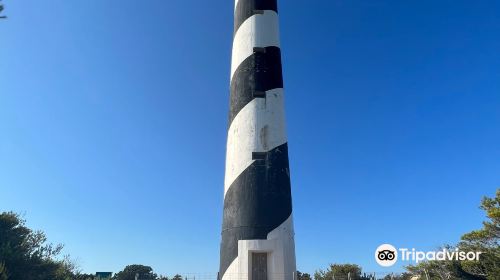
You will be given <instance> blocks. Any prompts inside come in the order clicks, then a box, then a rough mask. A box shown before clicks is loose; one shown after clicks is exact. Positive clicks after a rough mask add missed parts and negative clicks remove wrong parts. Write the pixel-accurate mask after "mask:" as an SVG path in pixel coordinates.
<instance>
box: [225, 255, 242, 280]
mask: <svg viewBox="0 0 500 280" xmlns="http://www.w3.org/2000/svg"><path fill="white" fill-rule="evenodd" d="M239 277H240V275H239V260H238V257H236V258H235V259H234V261H233V262H232V263H231V264H230V265H229V267H228V268H227V270H226V271H225V272H224V275H222V280H233V279H240V278H239Z"/></svg>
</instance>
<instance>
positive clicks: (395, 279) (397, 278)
mask: <svg viewBox="0 0 500 280" xmlns="http://www.w3.org/2000/svg"><path fill="white" fill-rule="evenodd" d="M412 277H413V275H411V274H410V273H407V272H404V273H401V274H389V275H386V276H385V277H384V280H411V278H412Z"/></svg>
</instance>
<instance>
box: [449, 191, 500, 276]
mask: <svg viewBox="0 0 500 280" xmlns="http://www.w3.org/2000/svg"><path fill="white" fill-rule="evenodd" d="M480 208H481V209H483V210H484V211H485V212H486V218H487V221H485V222H483V228H482V229H479V230H475V231H472V232H470V233H467V234H464V235H463V236H462V240H461V242H460V243H459V248H460V249H461V250H464V251H476V252H482V254H481V257H480V259H479V262H476V261H463V262H461V266H462V269H463V270H464V271H466V272H467V273H469V274H472V275H474V276H478V277H482V278H484V279H500V189H497V192H496V196H495V197H493V198H489V197H484V198H483V200H482V201H481V206H480Z"/></svg>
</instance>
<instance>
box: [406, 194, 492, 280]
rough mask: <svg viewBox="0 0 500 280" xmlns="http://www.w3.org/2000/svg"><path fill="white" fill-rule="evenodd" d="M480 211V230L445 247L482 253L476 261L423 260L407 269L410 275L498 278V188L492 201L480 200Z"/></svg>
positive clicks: (472, 279) (470, 279)
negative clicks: (481, 219) (481, 225)
mask: <svg viewBox="0 0 500 280" xmlns="http://www.w3.org/2000/svg"><path fill="white" fill-rule="evenodd" d="M480 208H481V209H483V210H484V211H485V212H486V217H487V221H485V222H483V228H482V229H479V230H475V231H472V232H470V233H467V234H464V235H463V236H462V238H461V241H460V243H459V244H458V245H457V246H456V247H453V246H449V245H447V246H445V247H444V248H445V249H446V250H448V251H454V250H455V248H456V249H458V250H459V251H462V252H481V253H482V254H481V256H480V258H479V261H458V260H446V261H425V262H421V263H419V264H417V265H413V266H408V267H406V269H407V270H408V271H409V272H410V273H412V274H413V275H419V276H421V277H422V278H424V279H425V278H427V277H428V278H429V279H431V280H435V279H436V280H442V279H444V280H446V279H464V280H497V279H500V189H498V190H497V192H496V196H495V197H494V198H489V197H485V198H483V200H482V202H481V206H480Z"/></svg>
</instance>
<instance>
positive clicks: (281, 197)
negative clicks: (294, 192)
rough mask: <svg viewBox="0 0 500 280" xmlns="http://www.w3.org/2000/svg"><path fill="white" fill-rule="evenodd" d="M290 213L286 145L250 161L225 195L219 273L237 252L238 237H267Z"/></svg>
mask: <svg viewBox="0 0 500 280" xmlns="http://www.w3.org/2000/svg"><path fill="white" fill-rule="evenodd" d="M291 214H292V196H291V190H290V172H289V167H288V145H287V144H286V143H285V144H283V145H281V146H279V147H277V148H275V149H273V150H271V151H269V152H268V154H267V159H266V160H265V161H264V160H262V161H261V160H259V161H256V162H254V163H253V164H252V165H250V166H249V167H248V168H247V169H245V171H243V172H242V173H241V174H240V176H238V178H237V179H236V180H235V181H234V182H233V183H232V184H231V186H230V188H229V190H228V191H227V193H226V196H225V198H224V219H223V224H222V243H221V259H220V270H219V272H220V275H224V273H225V272H226V270H227V268H228V267H229V265H231V263H232V262H233V261H234V259H236V257H237V256H238V240H256V239H257V240H258V239H261V240H262V239H267V235H268V234H269V233H270V232H271V231H273V230H274V229H276V228H277V227H279V226H280V225H281V224H283V223H284V222H285V221H286V220H287V219H288V217H290V215H291Z"/></svg>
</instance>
